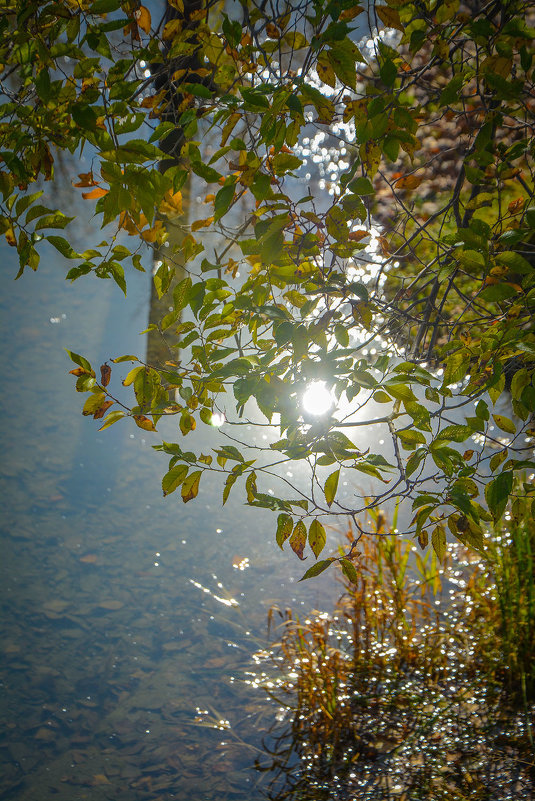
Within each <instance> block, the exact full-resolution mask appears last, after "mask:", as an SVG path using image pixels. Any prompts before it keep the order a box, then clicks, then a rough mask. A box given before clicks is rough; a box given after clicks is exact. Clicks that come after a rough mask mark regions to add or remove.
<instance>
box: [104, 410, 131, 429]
mask: <svg viewBox="0 0 535 801" xmlns="http://www.w3.org/2000/svg"><path fill="white" fill-rule="evenodd" d="M124 416H125V413H124V412H121V411H116V412H110V413H109V414H108V415H107V416H106V417H105V418H104V420H103V422H102V425H101V426H100V428H99V431H104V430H105V429H106V428H109V427H110V426H112V425H113V424H114V423H116V422H117V420H121V419H122V418H123V417H124Z"/></svg>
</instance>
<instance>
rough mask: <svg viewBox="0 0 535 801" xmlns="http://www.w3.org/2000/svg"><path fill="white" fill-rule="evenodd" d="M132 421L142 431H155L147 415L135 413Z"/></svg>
mask: <svg viewBox="0 0 535 801" xmlns="http://www.w3.org/2000/svg"><path fill="white" fill-rule="evenodd" d="M134 422H135V424H136V426H137V427H138V428H142V429H143V430H144V431H156V428H155V425H154V423H153V422H152V420H150V419H149V418H148V417H145V415H144V414H135V415H134Z"/></svg>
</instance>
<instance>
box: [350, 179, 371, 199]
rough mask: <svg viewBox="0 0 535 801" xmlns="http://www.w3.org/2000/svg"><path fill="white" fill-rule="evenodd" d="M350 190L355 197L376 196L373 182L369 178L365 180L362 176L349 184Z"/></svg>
mask: <svg viewBox="0 0 535 801" xmlns="http://www.w3.org/2000/svg"><path fill="white" fill-rule="evenodd" d="M348 189H350V190H351V192H354V193H355V195H374V194H375V189H374V188H373V185H372V182H371V181H370V179H369V178H364V177H363V176H360V178H355V179H354V180H353V181H351V182H350V183H349V184H348Z"/></svg>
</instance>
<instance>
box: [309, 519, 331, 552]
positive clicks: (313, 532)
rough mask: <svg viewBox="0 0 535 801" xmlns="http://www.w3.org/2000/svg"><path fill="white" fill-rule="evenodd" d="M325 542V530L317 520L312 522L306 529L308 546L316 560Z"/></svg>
mask: <svg viewBox="0 0 535 801" xmlns="http://www.w3.org/2000/svg"><path fill="white" fill-rule="evenodd" d="M326 542H327V536H326V534H325V529H324V528H323V526H322V524H321V523H320V522H319V520H313V521H312V523H311V524H310V527H309V529H308V544H309V545H310V547H311V548H312V552H313V554H314V556H315V557H316V559H317V558H318V556H319V555H320V553H321V552H322V551H323V549H324V547H325V543H326Z"/></svg>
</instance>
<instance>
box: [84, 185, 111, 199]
mask: <svg viewBox="0 0 535 801" xmlns="http://www.w3.org/2000/svg"><path fill="white" fill-rule="evenodd" d="M108 192H109V189H103V188H102V187H101V186H96V187H95V188H94V189H92V190H91V192H82V197H83V198H84V200H97V199H98V198H99V197H104V195H107V194H108Z"/></svg>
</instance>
